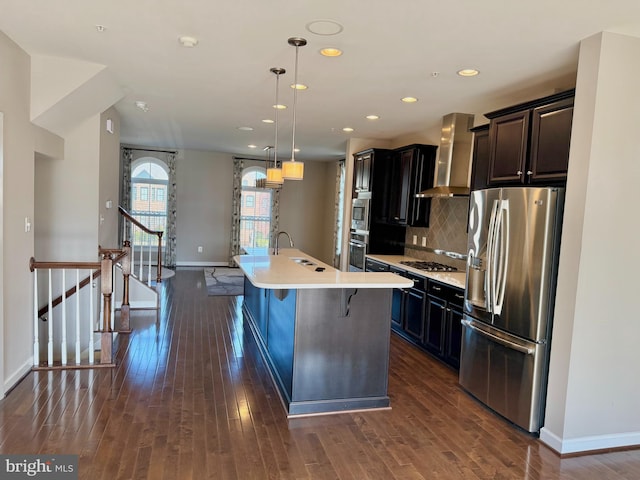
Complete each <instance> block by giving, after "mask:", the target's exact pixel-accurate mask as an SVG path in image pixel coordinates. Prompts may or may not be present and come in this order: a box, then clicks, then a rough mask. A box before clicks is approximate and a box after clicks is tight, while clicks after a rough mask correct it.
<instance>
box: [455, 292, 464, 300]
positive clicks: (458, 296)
mask: <svg viewBox="0 0 640 480" xmlns="http://www.w3.org/2000/svg"><path fill="white" fill-rule="evenodd" d="M455 297H456V298H459V299H460V300H464V295H460V294H459V293H456V294H455Z"/></svg>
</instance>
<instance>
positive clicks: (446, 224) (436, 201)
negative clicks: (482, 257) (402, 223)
mask: <svg viewBox="0 0 640 480" xmlns="http://www.w3.org/2000/svg"><path fill="white" fill-rule="evenodd" d="M468 216H469V198H468V197H453V198H432V199H431V216H430V219H429V227H428V228H418V227H408V228H407V233H406V238H405V250H404V253H405V255H408V256H410V257H414V258H417V259H420V260H426V261H433V262H440V263H446V264H448V265H452V266H455V267H457V268H458V269H462V270H464V268H465V262H464V261H463V260H455V259H452V258H449V257H446V256H442V255H438V254H435V253H432V252H427V251H426V250H424V249H422V248H421V247H420V245H422V237H426V238H427V247H428V248H431V249H442V250H447V251H449V252H456V253H462V254H466V251H467V218H468ZM414 235H416V236H417V237H418V244H417V245H415V248H413V247H414V245H413V236H414Z"/></svg>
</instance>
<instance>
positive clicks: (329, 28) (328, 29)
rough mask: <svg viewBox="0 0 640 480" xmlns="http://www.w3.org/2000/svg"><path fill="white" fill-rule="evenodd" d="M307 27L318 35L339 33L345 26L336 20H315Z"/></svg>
mask: <svg viewBox="0 0 640 480" xmlns="http://www.w3.org/2000/svg"><path fill="white" fill-rule="evenodd" d="M305 28H306V29H307V30H308V31H310V32H311V33H315V34H316V35H337V34H338V33H340V32H342V30H343V29H344V27H343V26H342V25H340V24H339V23H338V22H336V21H335V20H313V21H312V22H309V23H307V24H306V25H305Z"/></svg>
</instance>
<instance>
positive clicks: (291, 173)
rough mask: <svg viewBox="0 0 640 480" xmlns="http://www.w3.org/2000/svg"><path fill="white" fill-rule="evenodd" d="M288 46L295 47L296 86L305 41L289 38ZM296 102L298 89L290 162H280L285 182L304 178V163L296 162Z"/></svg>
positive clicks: (294, 99)
mask: <svg viewBox="0 0 640 480" xmlns="http://www.w3.org/2000/svg"><path fill="white" fill-rule="evenodd" d="M288 43H289V45H293V46H294V47H296V63H295V69H294V75H293V84H294V85H298V50H299V48H300V47H304V46H305V45H306V44H307V41H306V40H305V39H304V38H300V37H291V38H289V40H288ZM297 100H298V89H297V88H294V89H293V128H292V132H291V160H289V161H288V162H282V177H283V178H284V179H285V180H302V178H303V177H304V163H302V162H296V154H295V148H296V105H297Z"/></svg>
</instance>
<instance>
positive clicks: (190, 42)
mask: <svg viewBox="0 0 640 480" xmlns="http://www.w3.org/2000/svg"><path fill="white" fill-rule="evenodd" d="M178 41H179V42H180V44H181V45H182V46H183V47H185V48H193V47H195V46H196V45H198V39H197V38H196V37H189V36H187V35H183V36H181V37H179V38H178Z"/></svg>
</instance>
